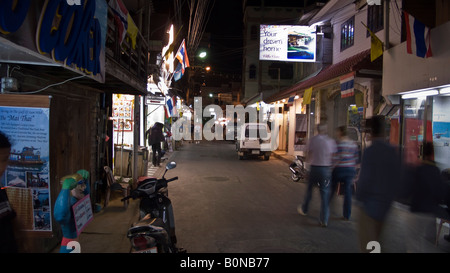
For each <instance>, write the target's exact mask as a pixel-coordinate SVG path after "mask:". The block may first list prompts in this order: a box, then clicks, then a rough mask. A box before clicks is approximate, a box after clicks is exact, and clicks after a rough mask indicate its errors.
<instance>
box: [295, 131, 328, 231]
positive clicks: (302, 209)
mask: <svg viewBox="0 0 450 273" xmlns="http://www.w3.org/2000/svg"><path fill="white" fill-rule="evenodd" d="M317 133H318V134H317V135H315V136H314V137H312V138H311V139H310V140H309V141H308V144H307V146H306V161H307V162H309V164H310V172H309V176H308V188H307V190H306V194H305V197H304V201H303V204H301V205H299V206H298V207H297V211H298V213H299V214H301V215H307V213H308V209H309V203H310V201H311V198H312V190H313V187H314V186H315V185H317V186H318V187H319V190H320V197H321V204H320V217H319V221H320V225H321V226H322V227H326V226H328V218H329V214H330V211H329V206H328V205H329V204H328V202H329V192H330V182H331V167H332V160H333V154H334V153H335V152H336V142H335V141H334V140H333V139H331V138H330V137H328V135H327V128H326V124H319V125H318V126H317Z"/></svg>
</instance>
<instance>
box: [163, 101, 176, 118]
mask: <svg viewBox="0 0 450 273" xmlns="http://www.w3.org/2000/svg"><path fill="white" fill-rule="evenodd" d="M166 99H167V101H166V110H167V113H166V114H167V115H168V116H169V117H176V116H178V115H177V114H178V112H177V107H176V105H177V99H176V98H175V97H172V98H170V97H166Z"/></svg>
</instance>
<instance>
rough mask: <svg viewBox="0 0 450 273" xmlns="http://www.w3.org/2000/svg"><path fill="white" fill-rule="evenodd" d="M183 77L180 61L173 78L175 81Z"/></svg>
mask: <svg viewBox="0 0 450 273" xmlns="http://www.w3.org/2000/svg"><path fill="white" fill-rule="evenodd" d="M181 77H183V73H182V71H181V63H179V64H178V65H177V68H176V69H175V72H173V79H174V80H175V81H179V80H180V79H181Z"/></svg>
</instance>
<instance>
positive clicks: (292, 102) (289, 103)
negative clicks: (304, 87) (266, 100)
mask: <svg viewBox="0 0 450 273" xmlns="http://www.w3.org/2000/svg"><path fill="white" fill-rule="evenodd" d="M294 100H295V96H291V97H289V99H288V102H287V104H286V106H287V107H291V106H294Z"/></svg>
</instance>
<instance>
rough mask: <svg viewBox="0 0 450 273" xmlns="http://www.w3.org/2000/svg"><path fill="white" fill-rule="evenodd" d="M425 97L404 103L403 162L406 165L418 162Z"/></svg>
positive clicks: (422, 131)
mask: <svg viewBox="0 0 450 273" xmlns="http://www.w3.org/2000/svg"><path fill="white" fill-rule="evenodd" d="M425 102H426V97H422V98H416V99H409V100H405V101H404V108H403V111H404V112H403V115H404V123H403V124H404V142H403V143H404V150H403V152H404V160H405V163H406V164H410V165H417V164H418V163H419V162H420V149H421V145H422V143H423V135H424V113H425Z"/></svg>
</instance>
